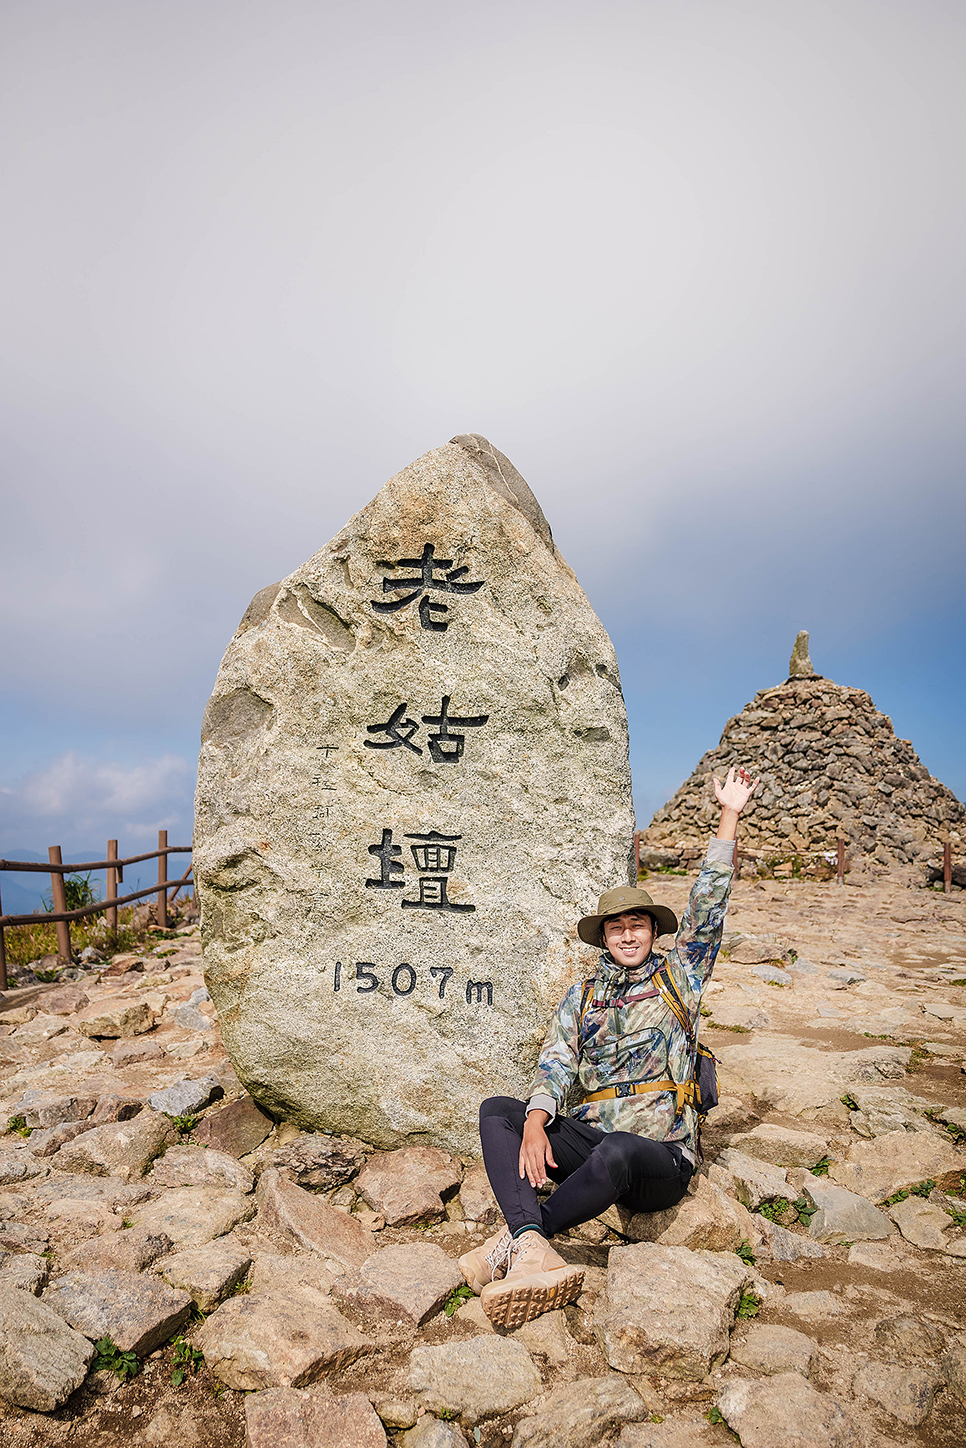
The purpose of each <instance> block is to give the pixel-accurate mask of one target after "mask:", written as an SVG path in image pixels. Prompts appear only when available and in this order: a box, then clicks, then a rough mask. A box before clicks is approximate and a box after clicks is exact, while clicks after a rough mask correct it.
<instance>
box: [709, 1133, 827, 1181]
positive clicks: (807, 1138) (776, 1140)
mask: <svg viewBox="0 0 966 1448" xmlns="http://www.w3.org/2000/svg"><path fill="white" fill-rule="evenodd" d="M729 1145H730V1146H731V1147H732V1148H733V1149H734V1150H737V1151H740V1152H742V1153H743V1154H744V1155H745V1156H750V1157H754V1158H756V1160H758V1161H767V1162H771V1163H772V1165H774V1166H782V1167H798V1166H803V1167H806V1168H807V1169H808V1170H809V1171H811V1169H812V1168H813V1167H815V1166H818V1164H819V1162H820V1161H821V1160H822V1158H823V1157H825V1156H827V1155H828V1142H827V1141H826V1139H825V1137H824V1136H819V1135H818V1134H817V1133H816V1132H814V1131H794V1130H793V1129H792V1128H791V1127H788V1126H773V1125H771V1123H769V1122H767V1121H763V1122H762V1123H761V1125H760V1126H756V1127H754V1128H753V1129H752V1130H751V1131H747V1132H744V1133H742V1134H741V1135H739V1136H733V1137H732V1138H731V1141H730V1142H729Z"/></svg>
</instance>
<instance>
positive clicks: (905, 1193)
mask: <svg viewBox="0 0 966 1448" xmlns="http://www.w3.org/2000/svg"><path fill="white" fill-rule="evenodd" d="M935 1187H936V1183H935V1182H934V1181H932V1180H929V1181H924V1182H917V1183H916V1185H915V1186H914V1187H904V1188H902V1189H901V1190H899V1191H897V1192H893V1193H892V1196H891V1197H886V1199H885V1201H884V1202H882V1203H880V1205H881V1206H884V1207H894V1206H895V1204H896V1202H904V1201H905V1200H906V1197H928V1195H929V1193H930V1192H931V1191H934V1190H935Z"/></svg>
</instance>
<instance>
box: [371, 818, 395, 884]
mask: <svg viewBox="0 0 966 1448" xmlns="http://www.w3.org/2000/svg"><path fill="white" fill-rule="evenodd" d="M369 853H370V855H375V857H376V859H377V860H378V861H379V879H378V880H367V881H366V888H367V889H371V890H401V889H402V887H403V882H402V880H394V879H393V878H392V876H393V875H396V874H398V875H401V874H402V873H403V866H402V865H401V864H400V863H399V862H398V860H397V859H396V856H397V855H401V854H402V845H394V844H393V842H392V830H383V832H382V843H381V844H379V845H370V846H369Z"/></svg>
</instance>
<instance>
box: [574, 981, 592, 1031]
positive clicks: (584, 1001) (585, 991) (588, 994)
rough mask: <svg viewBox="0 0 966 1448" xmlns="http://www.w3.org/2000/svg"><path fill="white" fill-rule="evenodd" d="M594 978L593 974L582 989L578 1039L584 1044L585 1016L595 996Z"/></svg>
mask: <svg viewBox="0 0 966 1448" xmlns="http://www.w3.org/2000/svg"><path fill="white" fill-rule="evenodd" d="M594 979H595V977H593V976H591V978H590V980H585V981H584V983H583V985H582V986H581V989H580V1016H579V1018H578V1022H577V1040H578V1042H579V1044H580V1045H583V1040H584V1016H585V1015H586V1014H587V1007H588V1006H589V1005H590V1003H591V1001H592V1000H593V998H594Z"/></svg>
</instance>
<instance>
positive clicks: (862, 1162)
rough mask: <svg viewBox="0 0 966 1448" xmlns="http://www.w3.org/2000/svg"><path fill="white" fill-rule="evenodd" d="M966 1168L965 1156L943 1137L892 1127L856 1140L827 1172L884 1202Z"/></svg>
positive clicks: (849, 1186) (862, 1192) (874, 1200)
mask: <svg viewBox="0 0 966 1448" xmlns="http://www.w3.org/2000/svg"><path fill="white" fill-rule="evenodd" d="M964 1169H966V1156H964V1155H963V1154H962V1152H958V1151H956V1149H955V1148H954V1147H953V1146H951V1145H949V1144H948V1142H947V1141H945V1140H944V1139H943V1138H941V1137H939V1136H933V1135H932V1134H931V1133H930V1132H926V1131H889V1132H886V1133H885V1135H883V1136H877V1137H875V1139H874V1140H873V1141H857V1142H855V1143H854V1144H853V1145H852V1146H850V1147H849V1149H848V1151H847V1152H846V1154H845V1156H844V1158H843V1159H842V1160H841V1161H833V1163H832V1165H831V1166H830V1167H829V1173H828V1174H829V1178H830V1179H831V1180H832V1181H834V1182H837V1183H838V1184H839V1185H840V1186H843V1187H847V1188H848V1190H849V1191H852V1192H858V1193H859V1194H860V1195H861V1196H864V1197H867V1198H868V1199H869V1201H872V1202H881V1201H884V1200H885V1198H886V1197H891V1196H892V1195H893V1194H894V1193H895V1192H898V1191H902V1190H903V1189H904V1188H907V1187H912V1186H916V1185H918V1183H919V1182H921V1181H927V1180H929V1179H932V1180H938V1178H939V1177H942V1176H945V1175H946V1173H947V1172H955V1171H963V1170H964Z"/></svg>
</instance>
